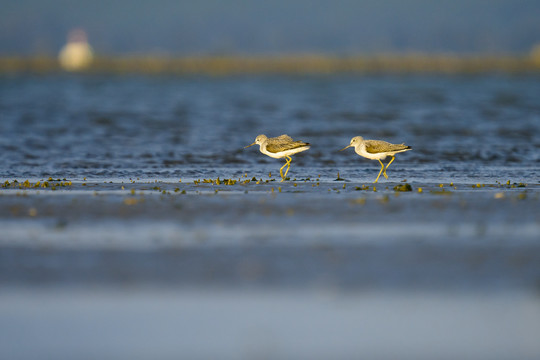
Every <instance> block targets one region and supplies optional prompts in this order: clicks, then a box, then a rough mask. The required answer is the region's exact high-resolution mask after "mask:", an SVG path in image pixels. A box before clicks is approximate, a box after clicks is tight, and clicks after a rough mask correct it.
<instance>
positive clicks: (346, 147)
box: [339, 145, 352, 151]
mask: <svg viewBox="0 0 540 360" xmlns="http://www.w3.org/2000/svg"><path fill="white" fill-rule="evenodd" d="M351 146H352V145H348V146H345V147H344V148H343V149H341V150H339V151H343V150H345V149H348V148H350V147H351Z"/></svg>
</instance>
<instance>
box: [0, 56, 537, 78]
mask: <svg viewBox="0 0 540 360" xmlns="http://www.w3.org/2000/svg"><path fill="white" fill-rule="evenodd" d="M61 71H63V70H62V68H61V66H60V64H59V62H58V59H57V58H56V57H51V56H33V57H22V56H12V57H9V56H3V57H0V74H5V73H26V72H29V73H50V72H61ZM79 72H82V73H142V74H162V73H163V74H166V73H170V74H180V75H190V74H201V75H218V76H219V75H233V74H336V73H358V74H378V73H382V74H385V73H390V74H391V73H397V74H408V73H440V74H476V73H489V72H502V73H528V72H540V58H539V57H537V56H512V55H508V56H495V55H493V56H492V55H467V56H459V55H445V54H434V55H431V54H404V55H391V54H390V55H388V54H384V55H370V56H368V55H365V56H330V55H282V56H236V55H230V56H228V55H223V56H185V57H167V56H115V57H104V56H101V57H99V56H98V57H96V58H95V60H94V61H93V62H92V64H91V65H90V66H89V67H88V68H86V69H84V70H80V71H79Z"/></svg>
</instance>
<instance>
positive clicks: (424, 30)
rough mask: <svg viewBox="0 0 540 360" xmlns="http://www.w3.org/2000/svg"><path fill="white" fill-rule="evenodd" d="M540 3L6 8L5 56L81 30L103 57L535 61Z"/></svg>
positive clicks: (231, 1)
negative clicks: (530, 57)
mask: <svg viewBox="0 0 540 360" xmlns="http://www.w3.org/2000/svg"><path fill="white" fill-rule="evenodd" d="M539 14H540V4H539V3H538V1H535V0H456V1H452V2H447V1H429V0H407V1H399V0H378V1H377V0H361V1H351V0H336V1H331V2H330V1H325V0H315V1H309V0H294V1H285V0H276V1H272V2H268V1H263V0H255V1H248V0H228V1H219V0H201V1H196V2H193V1H172V0H156V1H129V0H115V1H104V0H97V1H93V2H92V3H87V2H84V1H63V0H50V1H47V2H46V3H45V2H42V1H38V0H22V1H2V12H1V14H0V24H1V25H0V26H1V28H0V54H1V55H4V56H5V55H52V56H54V55H56V54H57V52H58V50H59V49H60V48H61V46H62V45H63V44H64V43H65V41H66V35H67V33H68V32H69V31H70V30H71V29H73V28H82V29H84V30H85V31H86V32H87V33H88V35H89V37H90V40H91V44H92V46H93V47H94V49H95V50H96V52H97V53H99V54H103V55H108V56H110V55H123V54H139V55H141V54H144V55H148V54H155V55H176V56H177V55H195V54H197V55H201V54H204V55H216V54H218V55H220V54H263V55H270V54H290V53H293V54H296V53H316V54H339V55H350V54H353V55H357V54H374V53H394V52H428V53H460V54H475V53H476V54H478V53H484V54H485V53H488V54H521V55H523V54H528V53H529V52H530V51H531V49H532V48H533V47H534V46H536V45H537V44H539V43H540V24H539V23H538V16H539Z"/></svg>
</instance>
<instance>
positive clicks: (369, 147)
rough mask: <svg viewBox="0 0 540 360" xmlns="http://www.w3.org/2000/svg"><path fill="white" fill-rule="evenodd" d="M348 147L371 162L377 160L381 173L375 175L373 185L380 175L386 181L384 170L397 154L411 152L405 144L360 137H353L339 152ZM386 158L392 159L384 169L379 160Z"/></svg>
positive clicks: (386, 176)
mask: <svg viewBox="0 0 540 360" xmlns="http://www.w3.org/2000/svg"><path fill="white" fill-rule="evenodd" d="M350 147H354V151H355V152H356V153H357V154H358V155H360V156H363V157H365V158H367V159H371V160H379V163H380V164H381V171H379V175H377V178H376V179H375V181H374V183H376V182H377V181H379V177H380V176H381V173H382V174H383V175H384V177H385V178H386V179H388V175H386V170H387V169H388V167H389V166H390V164H391V163H392V162H393V161H394V159H395V155H396V154H397V153H400V152H404V151H408V150H411V147H410V146H407V145H405V144H391V143H389V142H386V141H383V140H364V138H363V137H361V136H355V137H353V138H352V139H351V143H350V144H349V145H348V146H345V147H344V148H343V149H341V150H340V151H343V150H345V149H347V148H350ZM387 156H390V157H392V159H391V160H390V162H389V163H388V165H386V167H384V164H383V162H382V161H381V160H384V159H386V157H387Z"/></svg>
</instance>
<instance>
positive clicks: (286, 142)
mask: <svg viewBox="0 0 540 360" xmlns="http://www.w3.org/2000/svg"><path fill="white" fill-rule="evenodd" d="M308 145H309V144H308V143H305V142H303V141H294V140H293V139H292V138H291V137H290V136H289V135H285V134H283V135H280V136H278V137H275V138H271V139H268V143H267V145H266V150H268V151H270V152H274V153H276V152H280V151H285V150H291V149H296V148H299V147H302V146H308Z"/></svg>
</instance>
